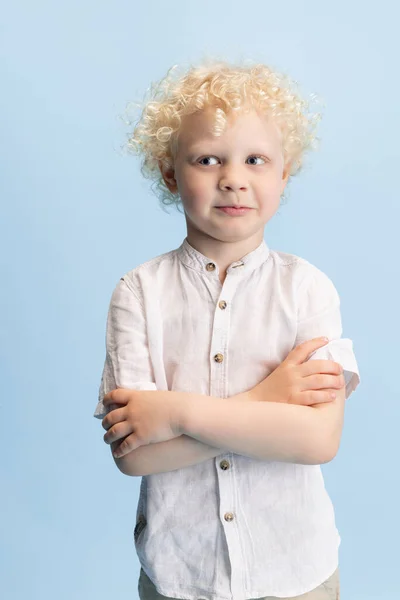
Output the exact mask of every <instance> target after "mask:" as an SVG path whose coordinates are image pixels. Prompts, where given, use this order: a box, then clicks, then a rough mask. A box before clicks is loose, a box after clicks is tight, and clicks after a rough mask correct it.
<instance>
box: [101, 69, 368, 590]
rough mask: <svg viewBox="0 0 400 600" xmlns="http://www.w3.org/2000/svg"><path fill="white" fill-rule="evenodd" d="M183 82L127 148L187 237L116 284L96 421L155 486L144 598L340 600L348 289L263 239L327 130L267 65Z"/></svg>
mask: <svg viewBox="0 0 400 600" xmlns="http://www.w3.org/2000/svg"><path fill="white" fill-rule="evenodd" d="M169 75H170V74H169ZM169 75H168V76H167V77H166V78H165V80H163V82H162V84H160V86H159V88H158V89H156V90H153V97H152V98H151V99H150V100H149V101H148V102H147V104H146V105H145V107H144V109H143V112H142V115H141V120H140V121H139V123H138V124H137V126H136V128H135V130H134V132H133V135H132V138H131V140H130V145H131V146H132V147H134V148H136V149H137V150H138V151H140V152H142V153H143V155H144V162H143V167H142V172H143V174H145V175H147V176H149V177H154V178H155V179H156V181H157V183H158V190H159V191H160V192H161V195H162V200H163V203H164V204H167V203H169V204H171V203H173V202H174V203H176V205H177V206H180V205H182V206H183V209H184V214H185V219H186V224H187V237H186V238H185V239H184V241H183V243H182V244H181V246H180V247H179V248H177V249H175V250H172V251H170V252H167V253H165V254H162V255H161V256H158V257H156V258H154V259H152V260H149V261H147V262H146V263H144V264H142V265H140V266H138V267H136V268H134V269H132V270H131V271H129V272H128V273H127V274H125V275H124V276H123V277H122V278H121V279H120V281H119V282H118V284H117V285H116V287H115V289H114V291H113V294H112V298H111V302H110V307H109V313H108V318H107V331H106V349H107V352H106V359H105V364H104V370H103V375H102V381H101V386H100V390H99V403H98V406H97V408H96V411H95V416H96V417H98V418H101V419H103V421H102V424H103V427H104V429H106V430H107V432H106V434H105V436H104V440H105V441H106V443H108V444H111V448H112V451H113V455H114V457H115V462H116V464H117V466H118V468H119V469H120V470H121V471H122V472H123V473H125V474H127V475H132V476H142V480H141V488H140V497H139V502H138V507H137V513H136V527H135V532H134V540H135V547H136V550H137V554H138V557H139V560H140V563H141V567H142V568H141V572H140V579H139V596H140V598H141V600H156V599H157V600H161V599H165V598H187V599H189V600H199V599H200V598H201V599H206V600H246V599H255V598H266V599H271V600H272V599H273V598H300V597H301V598H302V599H303V600H306V599H309V600H312V599H313V600H318V599H320V600H322V599H328V598H329V599H331V600H334V599H336V598H338V597H339V568H338V548H339V544H340V536H339V533H338V531H337V529H336V526H335V517H334V509H333V506H332V503H331V500H330V498H329V495H328V494H327V491H326V489H325V486H324V480H323V476H322V472H321V468H320V465H321V464H323V463H326V462H328V461H330V460H332V459H333V458H334V456H335V455H336V453H337V451H338V448H339V444H340V436H341V431H342V426H343V415H344V404H345V399H346V398H348V397H349V396H350V394H351V393H352V391H354V390H355V389H356V387H357V385H358V383H359V381H360V379H359V372H358V367H357V363H356V359H355V356H354V353H353V347H352V341H351V340H350V339H343V338H342V337H341V335H342V325H341V314H340V299H339V296H338V293H337V291H336V288H335V286H334V284H333V283H332V282H331V280H330V279H329V278H328V277H327V275H325V274H324V273H323V272H322V271H320V270H319V269H318V268H317V267H315V266H313V265H312V264H311V263H309V262H308V261H306V260H305V259H302V258H300V257H298V256H295V255H293V254H286V253H284V252H280V251H275V250H272V249H270V248H269V247H268V246H267V244H266V243H265V241H264V228H265V225H266V223H267V222H268V221H269V220H270V219H271V218H272V217H273V215H274V214H275V212H276V211H277V209H278V208H279V204H280V198H281V196H282V194H283V191H284V188H285V186H286V185H287V182H288V180H289V177H290V176H291V175H292V176H293V175H294V174H296V173H297V172H298V171H299V170H300V168H301V166H302V161H303V158H304V152H305V150H306V149H307V147H309V146H310V145H311V143H312V142H313V139H314V138H313V134H312V133H311V124H312V119H311V118H310V117H308V116H307V115H306V114H305V107H306V102H305V101H303V100H301V98H299V96H298V95H296V94H295V93H294V92H293V90H291V89H290V87H289V86H287V85H286V84H285V79H284V77H282V76H280V75H279V74H277V73H275V72H273V71H272V70H271V69H269V68H268V67H266V66H264V65H255V66H250V67H249V66H234V65H229V64H227V63H221V62H216V63H215V64H209V65H203V66H199V67H197V68H191V69H189V71H188V72H187V73H186V74H184V75H182V76H181V77H180V78H178V79H177V80H176V81H173V80H172V79H171V78H169ZM302 111H303V112H302ZM310 233H311V232H307V235H310ZM321 336H327V340H322V339H321ZM310 359H311V360H310ZM332 393H334V394H336V397H335V398H334V399H332V397H331V394H332Z"/></svg>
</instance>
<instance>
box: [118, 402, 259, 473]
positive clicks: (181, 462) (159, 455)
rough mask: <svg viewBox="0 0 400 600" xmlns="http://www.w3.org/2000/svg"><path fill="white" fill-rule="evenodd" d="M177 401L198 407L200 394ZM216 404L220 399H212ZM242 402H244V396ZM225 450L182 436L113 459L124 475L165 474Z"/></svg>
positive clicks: (215, 445) (212, 456)
mask: <svg viewBox="0 0 400 600" xmlns="http://www.w3.org/2000/svg"><path fill="white" fill-rule="evenodd" d="M179 395H180V396H181V399H184V400H185V401H187V402H190V403H192V404H198V403H199V404H200V405H201V404H202V402H203V400H204V398H207V396H203V395H200V394H190V393H180V394H179ZM213 400H215V401H216V402H218V401H219V400H222V399H221V398H217V397H216V398H214V399H213ZM242 400H243V401H248V398H246V397H245V396H243V397H242ZM196 410H201V406H197V408H196ZM120 443H121V440H118V441H117V442H115V443H113V444H111V451H112V452H113V451H114V449H115V448H117V447H118V446H119V444H120ZM225 451H226V449H224V448H221V447H220V445H219V444H214V445H212V444H207V443H203V442H201V441H199V440H195V439H193V438H192V437H190V436H188V435H185V434H182V435H180V436H178V437H176V438H174V439H172V440H168V441H166V442H158V443H156V444H147V445H146V446H139V448H136V449H135V450H132V452H130V453H129V454H126V455H125V456H123V457H122V458H115V457H113V458H114V461H115V464H116V465H117V467H118V469H119V470H120V471H121V472H122V473H124V474H125V475H131V476H134V477H140V476H142V475H153V474H155V473H165V472H168V471H175V470H176V469H182V468H184V467H190V466H192V465H196V464H198V463H201V462H203V461H205V460H207V459H209V458H215V457H216V456H219V455H220V454H222V453H223V452H225Z"/></svg>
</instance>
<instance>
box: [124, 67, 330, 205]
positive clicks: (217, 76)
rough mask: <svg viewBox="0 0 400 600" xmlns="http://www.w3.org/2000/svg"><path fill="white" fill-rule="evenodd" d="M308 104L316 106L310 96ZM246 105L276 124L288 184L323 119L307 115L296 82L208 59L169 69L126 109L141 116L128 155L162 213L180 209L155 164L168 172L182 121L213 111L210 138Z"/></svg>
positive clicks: (314, 140)
mask: <svg viewBox="0 0 400 600" xmlns="http://www.w3.org/2000/svg"><path fill="white" fill-rule="evenodd" d="M310 99H311V100H312V101H316V102H318V97H317V96H316V95H315V94H311V95H310ZM245 106H252V107H254V108H256V109H257V110H258V111H259V112H260V113H261V114H262V115H265V116H266V117H270V118H272V119H273V120H274V122H275V123H276V124H277V125H278V127H279V129H280V131H281V139H282V152H283V158H284V164H285V166H288V167H289V169H290V171H289V181H290V179H291V178H292V177H293V176H295V175H297V174H298V173H299V172H300V171H301V170H302V169H303V166H304V159H305V155H306V152H307V151H309V150H316V149H317V148H318V145H319V144H318V142H319V138H318V137H317V136H316V134H315V130H316V127H317V124H318V122H319V121H320V120H321V116H322V115H321V113H320V112H315V113H311V112H310V111H309V109H310V102H309V101H307V100H306V99H305V98H302V97H301V96H300V94H299V93H298V86H297V82H296V81H293V80H291V79H290V78H289V77H288V76H287V75H285V74H283V73H279V72H277V71H274V70H273V69H272V68H270V67H269V66H267V65H265V64H260V63H257V64H253V63H252V62H251V61H248V60H247V61H244V62H243V63H242V64H232V63H229V62H227V61H226V60H215V59H211V60H206V61H203V64H200V65H198V66H190V67H189V68H188V69H187V70H186V72H183V73H180V71H179V67H178V65H174V66H173V67H171V68H170V69H169V70H168V72H167V75H166V76H165V77H164V78H163V79H161V80H160V81H159V82H154V83H152V84H151V85H150V87H149V88H148V90H147V96H146V95H145V97H144V100H143V102H142V103H129V104H128V107H136V108H139V109H140V116H139V118H138V119H137V121H136V123H135V124H134V128H133V130H132V131H131V133H129V134H128V141H127V144H126V148H127V151H128V152H130V153H132V154H135V155H136V156H141V157H142V163H141V167H140V171H141V173H142V175H143V176H144V177H145V178H147V179H150V180H153V181H154V190H153V191H154V192H155V194H156V196H158V197H159V199H160V201H161V205H162V207H163V208H164V207H166V206H169V205H175V206H176V207H177V208H178V209H179V208H180V207H181V205H182V202H181V199H180V197H179V194H178V193H172V192H170V190H169V189H168V188H167V186H166V185H165V182H164V179H163V177H162V175H161V171H160V168H159V162H161V164H162V165H164V166H165V167H166V168H173V166H174V158H175V156H176V152H177V148H178V138H179V131H180V127H181V123H182V119H183V117H184V116H185V115H189V114H192V113H194V112H197V111H200V110H203V109H205V108H207V107H213V108H214V109H215V113H214V116H215V122H214V128H213V134H214V135H215V136H219V135H221V133H222V132H223V131H224V128H225V127H226V123H227V117H228V115H229V114H232V113H234V112H237V111H239V110H240V109H241V108H243V107H245ZM128 110H129V108H128ZM125 122H126V123H127V124H129V125H132V122H131V121H125ZM286 187H287V186H286Z"/></svg>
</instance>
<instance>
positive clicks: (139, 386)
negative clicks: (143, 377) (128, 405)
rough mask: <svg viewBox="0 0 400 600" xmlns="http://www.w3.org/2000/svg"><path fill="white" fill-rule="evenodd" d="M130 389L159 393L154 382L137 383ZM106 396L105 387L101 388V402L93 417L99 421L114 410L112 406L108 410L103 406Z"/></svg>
mask: <svg viewBox="0 0 400 600" xmlns="http://www.w3.org/2000/svg"><path fill="white" fill-rule="evenodd" d="M129 389H131V390H143V391H146V390H147V391H150V392H153V391H155V392H156V391H157V386H156V384H155V383H153V382H152V381H137V382H136V383H134V384H133V385H130V386H129ZM110 391H111V390H110ZM105 395H106V392H104V390H103V386H101V388H100V393H99V401H98V403H97V406H96V410H95V411H94V413H93V416H94V417H96V418H97V419H104V417H105V416H106V415H107V414H108V413H109V412H110V411H111V410H113V406H112V405H111V406H108V407H107V408H106V407H105V406H104V404H103V398H104V396H105Z"/></svg>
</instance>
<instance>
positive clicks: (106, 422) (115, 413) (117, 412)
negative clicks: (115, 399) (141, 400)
mask: <svg viewBox="0 0 400 600" xmlns="http://www.w3.org/2000/svg"><path fill="white" fill-rule="evenodd" d="M125 418H126V410H125V407H124V406H123V407H122V408H116V409H114V410H112V411H110V412H109V413H108V414H107V415H106V416H105V417H104V419H103V420H102V422H101V424H102V426H103V428H104V429H110V427H112V426H113V425H115V424H116V423H119V422H120V421H125Z"/></svg>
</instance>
